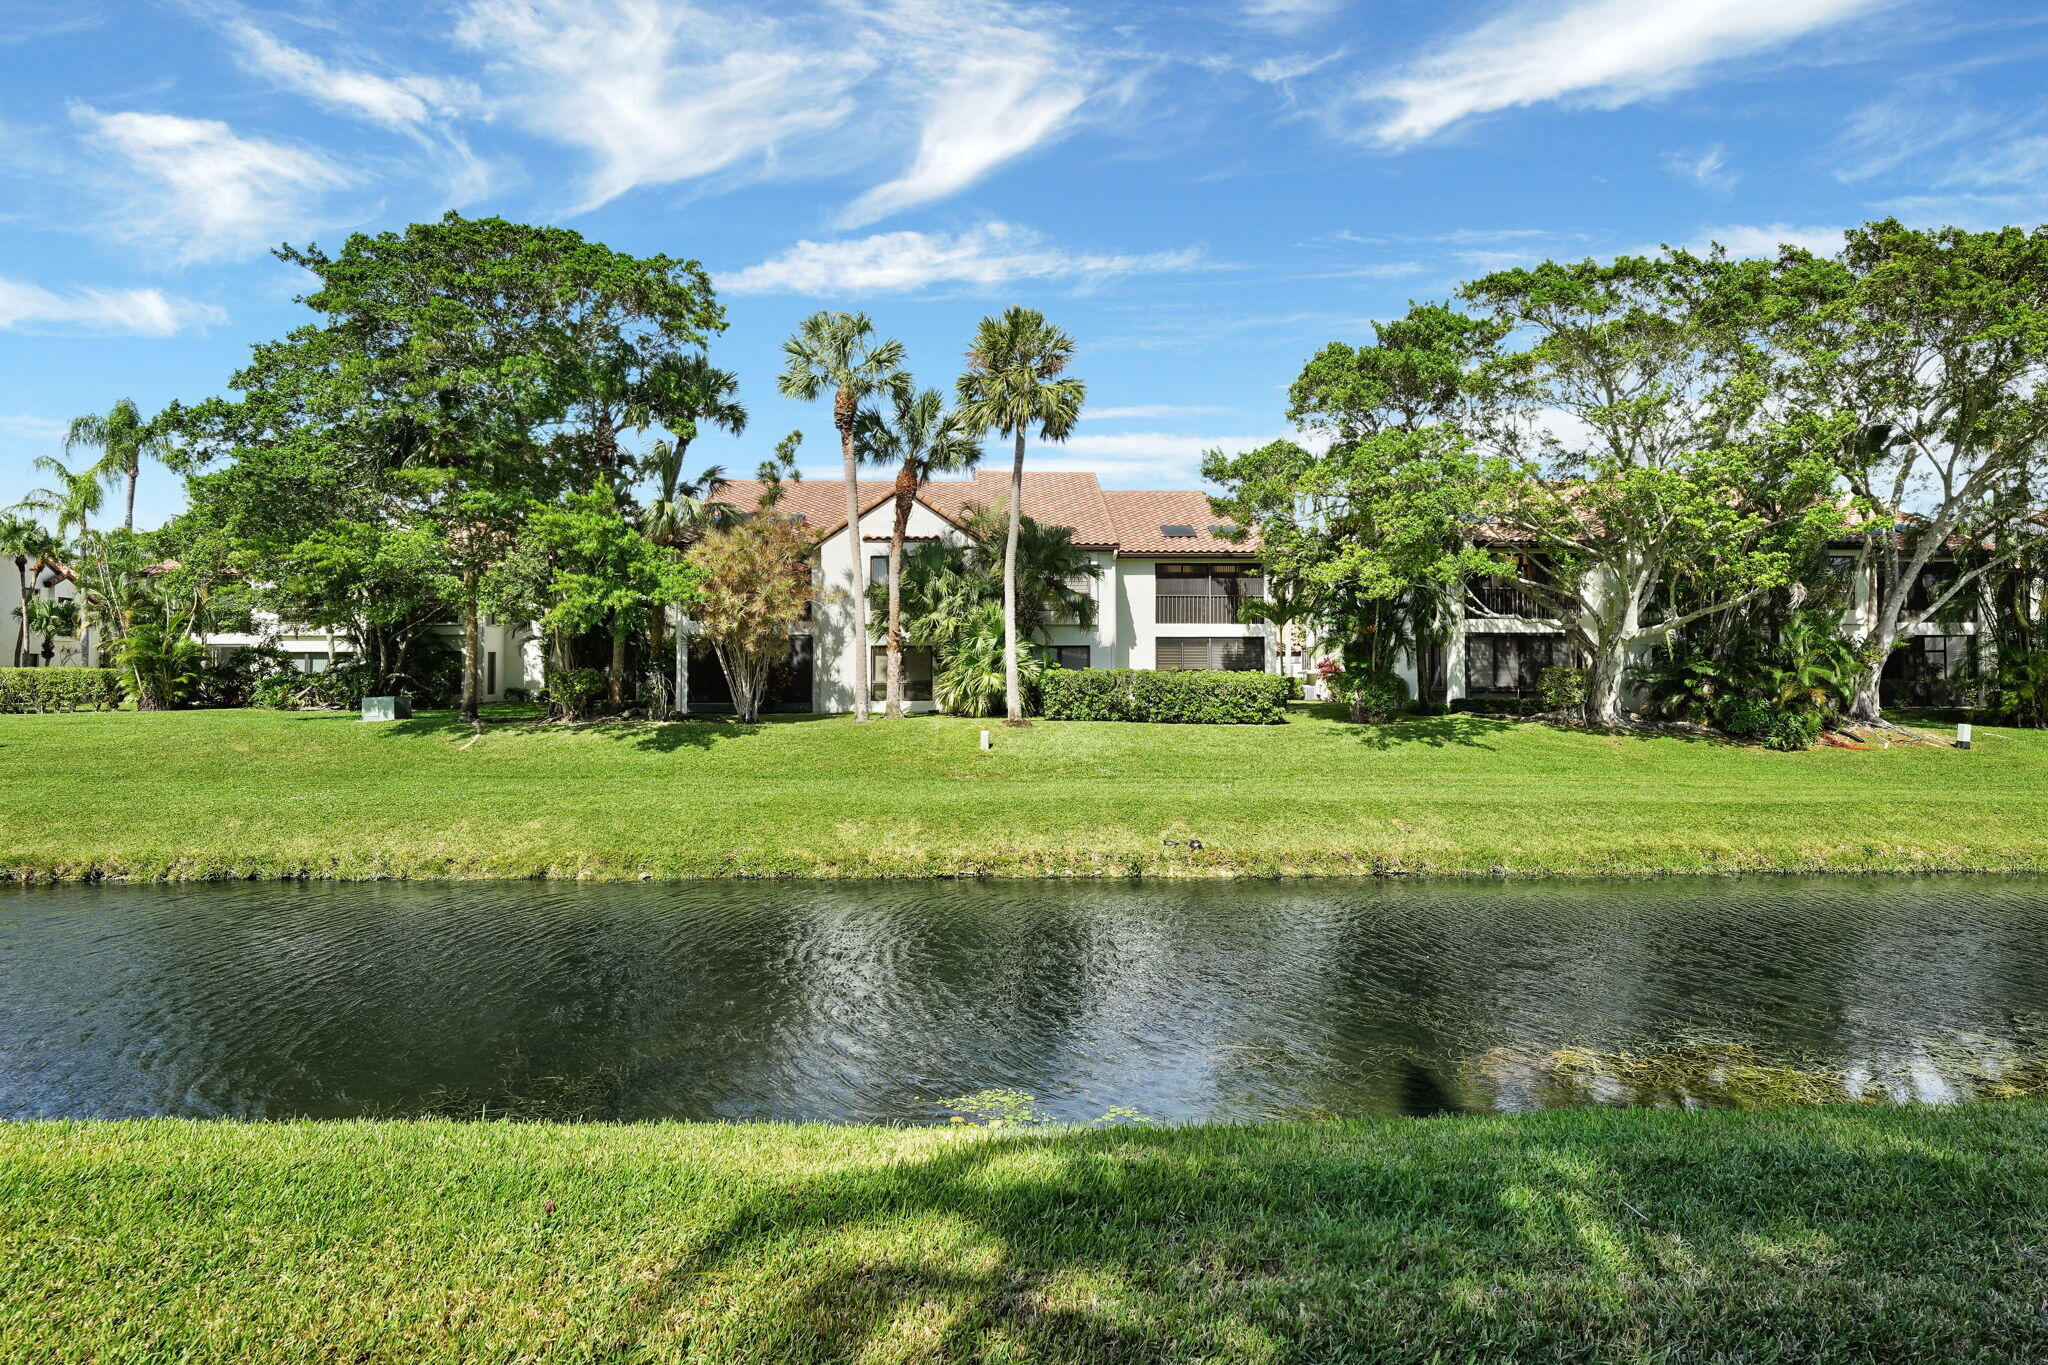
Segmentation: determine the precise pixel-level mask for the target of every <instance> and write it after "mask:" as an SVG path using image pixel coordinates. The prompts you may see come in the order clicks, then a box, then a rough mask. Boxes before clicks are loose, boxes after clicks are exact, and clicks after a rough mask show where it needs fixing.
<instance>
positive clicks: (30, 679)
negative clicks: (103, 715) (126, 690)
mask: <svg viewBox="0 0 2048 1365" xmlns="http://www.w3.org/2000/svg"><path fill="white" fill-rule="evenodd" d="M121 695H122V694H121V675H120V674H119V673H118V672H116V671H115V670H113V669H111V668H0V713H5V712H21V711H77V710H81V709H83V710H88V711H107V710H112V709H113V708H115V707H117V706H119V705H120V704H121Z"/></svg>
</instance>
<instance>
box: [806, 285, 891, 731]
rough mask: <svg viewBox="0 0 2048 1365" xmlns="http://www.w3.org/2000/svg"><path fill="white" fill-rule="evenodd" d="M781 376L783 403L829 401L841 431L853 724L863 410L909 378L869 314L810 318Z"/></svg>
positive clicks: (864, 702) (859, 716)
mask: <svg viewBox="0 0 2048 1365" xmlns="http://www.w3.org/2000/svg"><path fill="white" fill-rule="evenodd" d="M782 354H783V370H782V379H781V382H780V384H779V385H778V387H779V388H780V389H781V391H782V395H783V396H784V397H785V398H794V399H796V400H797V401H799V402H803V403H809V402H814V401H816V400H817V399H818V397H819V396H821V395H823V394H825V393H828V392H829V393H830V394H831V395H832V426H833V429H834V430H836V431H837V432H838V433H839V454H840V459H841V460H842V461H843V463H844V465H845V473H846V541H847V555H848V556H849V558H850V559H851V561H852V566H853V592H854V603H853V607H854V610H853V642H852V648H853V687H854V707H853V718H854V719H855V720H866V719H867V718H868V621H867V613H866V612H864V611H862V610H861V609H860V595H861V592H862V586H861V585H862V584H863V583H864V582H865V581H866V576H867V569H866V565H865V564H864V563H863V558H862V554H861V542H860V488H859V485H858V479H859V477H860V461H861V449H860V429H861V405H862V404H864V403H867V402H869V401H870V400H872V399H874V398H877V397H881V396H883V395H889V396H891V397H893V396H894V395H896V394H898V393H902V392H906V391H908V390H909V388H910V376H909V375H908V374H906V373H905V372H904V369H903V343H901V342H899V341H896V340H894V339H889V340H878V339H877V338H876V336H875V324H874V322H873V321H872V320H871V319H870V318H869V317H868V315H867V314H866V313H836V312H820V313H813V314H811V316H809V317H807V318H805V319H804V320H803V322H802V323H801V324H799V325H798V327H797V330H796V334H795V335H793V336H792V337H790V338H789V340H787V341H785V342H783V343H782Z"/></svg>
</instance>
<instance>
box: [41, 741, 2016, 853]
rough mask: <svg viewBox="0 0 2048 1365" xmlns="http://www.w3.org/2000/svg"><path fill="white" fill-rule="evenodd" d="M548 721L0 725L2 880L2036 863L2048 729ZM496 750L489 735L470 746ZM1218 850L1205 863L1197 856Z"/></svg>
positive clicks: (490, 746) (485, 743)
mask: <svg viewBox="0 0 2048 1365" xmlns="http://www.w3.org/2000/svg"><path fill="white" fill-rule="evenodd" d="M984 724H985V722H978V721H972V720H957V719H949V718H939V717H925V718H917V719H912V720H906V721H899V722H895V723H893V724H892V723H886V722H880V721H878V722H874V723H871V724H867V725H856V724H855V723H853V721H851V720H850V719H848V718H845V717H833V718H821V719H794V720H785V721H777V722H773V723H769V724H765V725H761V726H753V727H746V726H739V725H734V724H731V723H729V722H723V721H695V722H677V723H674V724H668V725H649V724H640V725H589V726H550V725H540V724H530V723H512V722H500V723H494V724H492V725H489V726H487V727H486V728H485V731H484V733H483V735H482V737H481V738H474V737H473V736H472V733H471V732H470V730H469V729H468V728H467V727H465V726H461V725H458V724H456V723H454V722H453V721H452V719H451V718H450V717H448V716H446V715H431V716H426V717H423V718H420V719H417V720H413V721H409V722H401V723H397V724H386V725H364V724H361V723H359V722H358V721H356V720H355V719H353V718H352V717H349V716H345V715H336V714H281V713H276V712H266V711H190V712H171V713H159V714H136V713H132V712H131V713H117V714H104V715H101V714H80V715H46V716H34V715H31V716H0V874H4V875H11V876H14V877H18V878H32V879H35V878H81V877H93V876H115V877H126V878H136V879H157V878H190V877H238V876H316V877H383V876H410V877H417V876H455V877H528V876H573V877H612V878H632V877H690V876H732V875H745V876H835V875H836V876H930V875H948V874H976V873H996V874H1005V873H1017V874H1033V873H1041V874H1042V873H1052V874H1075V875H1123V874H1129V873H1147V874H1166V875H1213V874H1228V873H1241V874H1267V875H1271V874H1289V873H1333V874H1342V873H1366V872H1379V871H1401V872H1452V873H1486V872H1506V873H1513V874H1534V873H1580V874H1593V873H1657V872H1711V871H1737V870H1787V871H1822V870H1836V871H1885V870H1935V869H1951V870H1997V871H2015V870H2039V869H2043V868H2048V733H2044V732H2030V731H2022V730H2001V729H1992V728H1980V729H1979V730H1978V731H1977V747H1976V749H1975V750H1974V751H1973V752H1968V753H1964V752H1960V751H1956V750H1952V749H1947V748H1933V747H1914V748H1892V749H1889V750H1882V751H1879V750H1872V751H1868V752H1859V751H1850V750H1843V749H1819V750H1815V751H1812V752H1809V753H1796V754H1780V753H1770V752H1767V751H1764V750H1760V749H1751V748H1747V747H1742V746H1737V745H1733V744H1725V743H1717V742H1712V741H1707V740H1693V739H1679V738H1671V737H1656V738H1646V737H1637V736H1619V735H1598V734H1586V733H1580V732H1576V731H1571V730H1565V729H1559V728H1554V727H1550V726H1543V725H1535V724H1517V723H1509V722H1503V721H1497V720H1488V719H1484V718H1480V717H1473V716H1450V717H1443V718H1436V719H1418V720H1411V721H1407V722H1404V723H1401V724H1395V725H1388V726H1353V725H1348V724H1345V723H1343V722H1342V721H1340V720H1337V719H1334V718H1332V717H1329V716H1327V715H1310V714H1302V715H1299V716H1297V717H1296V718H1295V720H1294V721H1293V722H1292V723H1290V724H1288V725H1284V726H1272V727H1263V728H1252V727H1229V726H1213V727H1212V726H1147V725H1123V724H1090V723H1078V722H1074V723H1041V724H1039V725H1036V726H1034V727H1032V728H1030V729H1025V730H1005V729H1003V728H1001V727H1000V726H997V727H996V745H995V748H994V750H993V751H992V752H988V753H983V752H981V751H980V750H979V748H978V747H977V741H978V734H979V731H980V730H981V729H982V728H983V725H984ZM472 740H474V742H472ZM1191 838H1192V839H1196V840H1199V841H1200V843H1201V845H1202V847H1201V848H1200V849H1199V850H1195V849H1192V848H1190V847H1189V846H1188V841H1189V840H1190V839H1191Z"/></svg>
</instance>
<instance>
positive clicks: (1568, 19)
mask: <svg viewBox="0 0 2048 1365" xmlns="http://www.w3.org/2000/svg"><path fill="white" fill-rule="evenodd" d="M1888 3H1891V0H1577V3H1573V4H1568V5H1566V6H1565V7H1563V8H1558V7H1557V6H1556V5H1549V4H1545V5H1538V4H1533V3H1524V4H1523V5H1521V6H1520V7H1518V8H1516V9H1513V10H1511V11H1509V12H1508V13H1507V14H1504V15H1502V16H1500V17H1499V18H1496V19H1493V20H1491V21H1489V22H1488V23H1485V24H1482V25H1481V26H1479V27H1478V28H1476V29H1473V30H1471V31H1470V32H1468V33H1466V34H1464V35H1463V36H1461V37H1459V38H1457V39H1455V40H1454V41H1452V42H1451V43H1450V44H1449V45H1448V46H1446V47H1444V48H1442V49H1441V50H1439V51H1438V52H1436V53H1434V54H1433V55H1431V56H1429V57H1427V58H1425V59H1423V60H1422V61H1419V62H1417V63H1415V64H1414V65H1413V66H1411V67H1410V68H1408V69H1407V70H1406V71H1404V72H1402V73H1401V74H1399V75H1397V76H1394V77H1391V78H1388V79H1384V80H1381V81H1378V82H1376V83H1374V84H1372V85H1370V86H1367V87H1365V88H1364V89H1362V90H1361V91H1360V92H1359V93H1360V94H1361V95H1363V96H1365V97H1366V98H1369V99H1376V100H1383V101H1391V102H1392V103H1393V105H1394V106H1395V107H1394V109H1393V111H1392V113H1390V114H1388V115H1387V116H1386V117H1385V118H1383V119H1382V120H1381V121H1380V122H1379V123H1378V124H1377V125H1376V126H1375V127H1374V128H1373V130H1372V132H1373V135H1374V136H1375V137H1377V138H1378V139H1379V140H1380V141H1382V142H1385V143H1390V144H1400V143H1407V142H1413V141H1416V140H1418V139H1420V138H1425V137H1428V136H1430V135H1431V134H1433V133H1436V132H1440V131H1442V130H1443V129H1445V128H1448V127H1450V126H1451V125H1452V124H1454V123H1457V122H1459V121H1460V120H1462V119H1466V118H1469V117H1471V116H1472V115H1474V114H1483V113H1488V112H1491V111H1494V110H1498V109H1511V108H1516V107H1520V106H1525V105H1532V104H1541V103H1545V102H1548V101H1552V100H1567V101H1571V102H1573V103H1577V104H1582V105H1587V106H1591V107H1594V108H1603V109H1611V108H1618V107H1620V106H1622V105H1625V104H1629V103H1632V102H1634V101H1637V100H1641V99H1644V98H1647V97H1649V96H1652V95H1657V94H1661V93H1664V92H1666V91H1670V90H1675V89H1678V88H1681V87H1683V86H1685V85H1688V84H1690V83H1692V82H1693V81H1695V80H1697V79H1699V78H1700V76H1701V75H1702V74H1703V72H1704V71H1705V70H1706V69H1708V68H1709V67H1712V66H1715V65H1717V64H1720V63H1724V62H1727V61H1730V60H1732V59H1735V58H1740V57H1745V56H1753V55H1755V54H1758V53H1761V52H1765V51H1768V50H1770V49H1772V48H1776V47H1780V46H1782V45H1784V44H1786V43H1789V42H1791V41H1793V40H1794V39H1797V38H1801V37H1804V36H1806V35H1808V34H1811V33H1814V32H1816V31H1818V30H1821V29H1824V28H1826V27H1828V26H1830V25H1833V24H1837V23H1840V22H1841V21H1843V20H1845V19H1848V18H1850V17H1851V16H1854V15H1858V14H1864V13H1868V12H1870V11H1872V10H1875V9H1877V8H1879V7H1880V6H1882V5H1885V4H1888Z"/></svg>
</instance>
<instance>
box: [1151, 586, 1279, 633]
mask: <svg viewBox="0 0 2048 1365" xmlns="http://www.w3.org/2000/svg"><path fill="white" fill-rule="evenodd" d="M1258 600H1259V598H1258V594H1256V593H1251V594H1245V593H1202V594H1195V593H1164V592H1163V593H1160V594H1159V600H1158V603H1157V610H1158V621H1159V624H1160V625H1162V626H1233V625H1236V624H1238V623H1239V622H1240V621H1241V620H1242V619H1243V618H1242V616H1241V615H1240V612H1241V611H1242V610H1243V607H1244V604H1245V603H1246V602H1256V601H1258Z"/></svg>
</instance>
